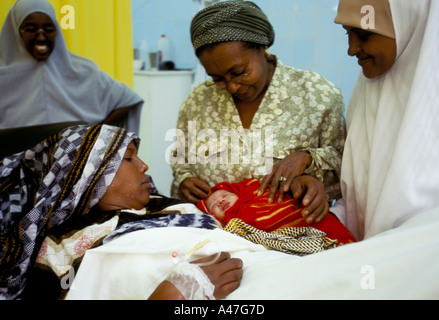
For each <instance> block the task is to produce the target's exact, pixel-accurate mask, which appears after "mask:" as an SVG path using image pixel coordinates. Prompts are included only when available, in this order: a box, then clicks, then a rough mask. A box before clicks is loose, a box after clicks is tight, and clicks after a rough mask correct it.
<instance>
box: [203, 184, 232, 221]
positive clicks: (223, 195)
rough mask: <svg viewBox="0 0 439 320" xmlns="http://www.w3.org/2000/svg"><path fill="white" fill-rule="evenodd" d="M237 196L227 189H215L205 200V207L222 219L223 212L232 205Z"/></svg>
mask: <svg viewBox="0 0 439 320" xmlns="http://www.w3.org/2000/svg"><path fill="white" fill-rule="evenodd" d="M238 199H239V197H238V196H237V195H236V194H234V193H232V192H230V191H227V190H217V191H215V192H213V193H212V194H211V195H210V196H209V198H207V200H206V205H207V209H209V211H210V212H211V213H212V214H213V215H214V216H215V217H217V218H218V219H220V220H224V217H225V212H226V211H227V209H229V208H230V207H231V206H233V205H234V204H235V202H236V200H238Z"/></svg>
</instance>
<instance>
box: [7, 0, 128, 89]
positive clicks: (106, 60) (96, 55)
mask: <svg viewBox="0 0 439 320" xmlns="http://www.w3.org/2000/svg"><path fill="white" fill-rule="evenodd" d="M48 1H49V2H50V3H51V4H52V5H53V7H54V9H55V12H56V13H57V18H58V23H60V24H61V22H62V20H63V19H64V20H65V22H66V24H67V25H71V24H72V22H73V20H67V18H68V17H74V27H75V28H74V29H63V34H64V37H65V40H66V43H67V47H68V48H69V50H70V51H72V52H73V53H76V54H78V55H80V56H83V57H85V58H88V59H90V60H93V61H95V62H96V63H97V64H98V65H99V67H100V69H101V70H103V71H105V72H107V73H108V74H110V75H111V76H112V77H114V78H115V79H117V80H119V81H122V82H124V83H126V84H127V85H129V86H131V87H132V86H133V43H132V42H133V40H132V23H131V1H127V0H93V1H90V0H48ZM14 3H15V0H0V23H1V25H3V22H4V20H5V18H6V15H7V14H8V11H9V10H10V8H12V6H13V4H14ZM66 5H68V6H71V7H72V8H73V9H74V14H73V12H72V11H66V12H65V13H61V9H62V8H63V7H64V8H68V7H65V6H66Z"/></svg>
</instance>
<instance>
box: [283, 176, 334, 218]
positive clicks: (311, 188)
mask: <svg viewBox="0 0 439 320" xmlns="http://www.w3.org/2000/svg"><path fill="white" fill-rule="evenodd" d="M291 192H292V194H293V197H294V199H296V200H299V199H301V202H302V204H303V205H304V208H303V209H302V215H303V217H304V218H305V221H306V222H307V223H311V222H320V221H322V220H323V218H325V217H326V215H327V214H328V211H329V203H328V201H327V199H326V192H325V186H324V185H323V183H322V182H320V181H319V180H318V179H316V178H314V177H312V176H307V175H304V176H299V177H296V178H295V179H294V180H293V182H292V183H291Z"/></svg>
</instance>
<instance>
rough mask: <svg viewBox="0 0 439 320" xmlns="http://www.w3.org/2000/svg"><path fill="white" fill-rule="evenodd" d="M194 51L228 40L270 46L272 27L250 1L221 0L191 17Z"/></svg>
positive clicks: (272, 34)
mask: <svg viewBox="0 0 439 320" xmlns="http://www.w3.org/2000/svg"><path fill="white" fill-rule="evenodd" d="M191 40H192V45H193V47H194V50H195V51H197V49H199V48H200V47H203V46H206V45H209V44H213V43H219V42H229V41H245V42H253V43H257V44H262V45H266V46H268V47H269V46H271V45H272V44H273V42H274V29H273V26H272V25H271V23H270V21H268V18H267V16H266V15H265V14H264V13H263V12H262V11H261V9H260V8H259V7H258V6H257V5H256V4H254V3H253V2H250V1H225V2H219V3H216V4H214V5H211V6H209V7H207V8H205V9H203V10H201V11H200V12H198V13H197V14H196V15H195V17H194V18H193V19H192V24H191Z"/></svg>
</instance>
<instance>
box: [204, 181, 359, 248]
mask: <svg viewBox="0 0 439 320" xmlns="http://www.w3.org/2000/svg"><path fill="white" fill-rule="evenodd" d="M260 183H261V182H260V181H259V180H257V179H247V180H244V181H242V182H238V183H228V182H221V183H219V184H217V185H216V186H214V187H213V188H211V189H210V193H209V196H208V197H207V198H206V199H204V200H201V201H200V202H199V203H198V204H197V207H198V208H199V209H200V210H202V211H203V212H206V213H208V214H211V215H213V216H214V217H215V218H216V219H217V220H218V221H219V222H220V223H221V224H222V225H226V224H227V223H228V222H229V221H230V220H231V219H233V218H239V219H241V220H242V221H244V222H245V223H247V224H249V225H252V226H253V227H255V228H257V229H259V230H263V231H266V232H270V231H273V230H276V229H280V228H286V227H313V228H315V229H318V230H321V231H323V232H325V233H326V236H327V237H328V238H330V239H334V240H338V241H339V243H344V244H347V243H350V242H356V239H355V237H354V236H353V235H352V233H350V232H349V230H348V229H347V228H346V227H345V226H344V225H343V224H342V223H341V222H340V221H339V220H338V219H337V218H336V217H334V216H333V215H332V214H328V215H326V217H325V218H324V219H323V220H322V221H320V222H312V223H310V224H308V223H307V222H306V221H305V219H304V218H303V216H302V208H303V205H302V204H300V203H299V202H298V201H297V200H295V199H294V198H293V197H291V195H289V194H285V200H284V202H282V203H277V202H276V201H274V202H273V203H268V200H267V198H268V191H269V190H268V189H267V190H266V191H265V192H264V193H263V194H262V195H260V196H258V189H259V185H260Z"/></svg>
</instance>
